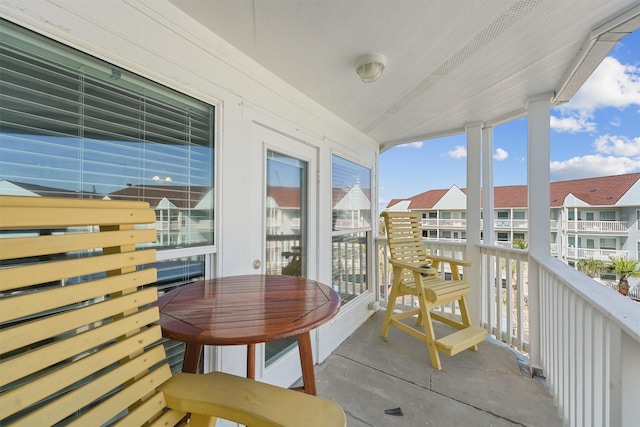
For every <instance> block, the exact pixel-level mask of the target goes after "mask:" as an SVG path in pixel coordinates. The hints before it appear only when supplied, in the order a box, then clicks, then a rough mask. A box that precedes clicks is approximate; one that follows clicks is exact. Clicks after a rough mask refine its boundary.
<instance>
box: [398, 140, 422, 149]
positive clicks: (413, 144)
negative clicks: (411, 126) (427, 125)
mask: <svg viewBox="0 0 640 427" xmlns="http://www.w3.org/2000/svg"><path fill="white" fill-rule="evenodd" d="M422 144H423V142H422V141H416V142H410V143H408V144H402V145H398V147H406V148H421V147H422Z"/></svg>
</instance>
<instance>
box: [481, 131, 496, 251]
mask: <svg viewBox="0 0 640 427" xmlns="http://www.w3.org/2000/svg"><path fill="white" fill-rule="evenodd" d="M494 215H495V213H494V201H493V127H486V128H484V129H482V236H483V237H482V242H483V243H484V244H485V245H493V241H494V239H495V237H494V234H495V233H494V229H493V225H494Z"/></svg>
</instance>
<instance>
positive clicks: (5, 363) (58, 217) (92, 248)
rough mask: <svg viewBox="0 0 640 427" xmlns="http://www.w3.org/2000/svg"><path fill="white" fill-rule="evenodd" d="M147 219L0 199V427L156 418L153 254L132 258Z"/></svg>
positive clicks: (118, 208)
mask: <svg viewBox="0 0 640 427" xmlns="http://www.w3.org/2000/svg"><path fill="white" fill-rule="evenodd" d="M155 219H156V218H155V213H154V212H153V210H151V209H149V205H148V204H147V203H144V202H127V201H103V200H81V199H64V198H40V197H18V196H0V247H1V249H0V262H1V264H0V267H1V268H0V425H14V424H15V425H29V426H33V425H51V424H56V423H64V424H71V425H74V423H75V424H76V425H90V424H91V425H96V424H105V423H106V424H112V423H115V422H117V421H118V420H122V422H123V423H124V425H127V423H130V422H131V421H132V420H136V421H135V424H136V425H138V424H143V423H146V422H147V421H151V422H153V421H154V420H156V419H159V418H158V417H161V418H166V417H167V416H166V415H165V414H164V410H163V406H164V404H163V403H162V402H163V397H162V394H161V393H157V392H156V391H155V389H156V388H157V387H158V386H159V385H160V384H162V383H163V382H164V381H166V380H167V379H168V378H169V377H170V375H171V373H170V369H169V367H168V365H167V364H166V361H165V357H166V356H165V352H164V349H163V348H162V346H159V345H155V346H154V344H155V343H157V342H158V340H159V339H160V338H161V333H160V327H159V326H149V325H151V324H152V323H154V322H156V321H157V320H158V318H159V314H158V309H157V307H155V306H152V305H151V304H152V303H153V302H155V301H156V300H157V291H156V289H155V288H154V287H146V288H145V286H146V285H150V284H152V283H154V282H155V281H156V280H157V279H156V277H157V273H156V270H155V269H154V268H150V267H149V265H151V264H153V263H155V261H156V254H155V250H154V249H144V248H138V250H136V246H144V245H148V244H149V243H152V242H154V241H155V238H156V233H155V230H154V229H153V225H154V223H155ZM159 402H160V403H159ZM159 405H160V406H159ZM169 413H170V414H171V415H170V417H173V418H172V419H179V416H180V417H181V416H183V415H184V414H178V413H173V412H172V411H169ZM129 425H133V424H129Z"/></svg>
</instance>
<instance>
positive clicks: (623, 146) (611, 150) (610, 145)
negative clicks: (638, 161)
mask: <svg viewBox="0 0 640 427" xmlns="http://www.w3.org/2000/svg"><path fill="white" fill-rule="evenodd" d="M593 145H594V147H595V148H596V150H597V151H598V152H599V153H605V154H613V155H615V156H640V136H637V137H635V138H632V139H631V138H628V137H626V136H616V135H603V136H601V137H599V138H598V139H596V140H595V141H594V143H593Z"/></svg>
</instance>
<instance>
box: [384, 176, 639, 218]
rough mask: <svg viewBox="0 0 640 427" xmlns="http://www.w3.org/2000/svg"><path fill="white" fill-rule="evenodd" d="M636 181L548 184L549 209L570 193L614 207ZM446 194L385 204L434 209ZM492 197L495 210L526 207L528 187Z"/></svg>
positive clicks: (510, 187)
mask: <svg viewBox="0 0 640 427" xmlns="http://www.w3.org/2000/svg"><path fill="white" fill-rule="evenodd" d="M638 180H640V173H630V174H625V175H613V176H602V177H598V178H584V179H574V180H570V181H557V182H552V183H551V184H550V191H551V200H550V203H551V206H552V207H553V206H562V204H563V203H564V199H565V198H566V197H567V196H568V195H569V194H573V195H574V196H576V197H577V198H579V199H580V200H582V201H584V202H585V203H588V204H590V205H592V206H610V205H615V204H616V203H617V202H618V200H620V198H621V197H622V196H624V195H625V193H626V192H627V191H629V189H630V188H631V187H632V186H633V185H634V184H635V183H636V182H638ZM448 191H449V190H447V189H439V190H429V191H425V192H424V193H420V194H418V195H416V196H413V197H410V198H408V199H393V200H391V201H390V202H389V204H387V207H391V206H394V205H396V204H398V203H400V202H402V201H403V200H409V201H410V204H409V209H416V210H418V209H433V207H434V206H435V205H436V204H437V203H438V201H439V200H440V199H441V198H442V197H444V195H445V194H446V193H447V192H448ZM461 191H462V192H464V193H465V194H466V192H467V190H466V189H465V188H462V189H461ZM493 198H494V206H495V207H496V208H506V207H513V208H524V207H527V203H528V200H527V186H526V185H507V186H501V187H495V188H494V193H493Z"/></svg>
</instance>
